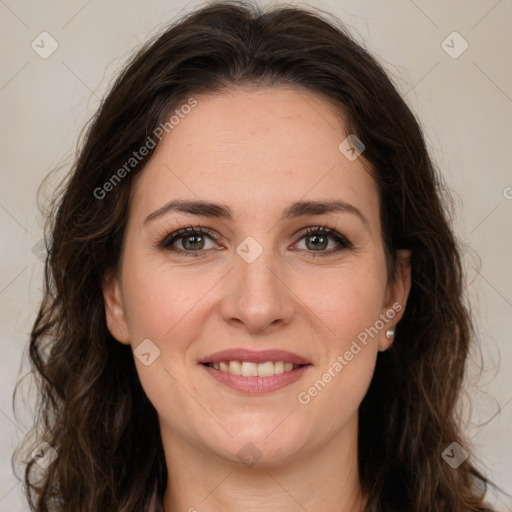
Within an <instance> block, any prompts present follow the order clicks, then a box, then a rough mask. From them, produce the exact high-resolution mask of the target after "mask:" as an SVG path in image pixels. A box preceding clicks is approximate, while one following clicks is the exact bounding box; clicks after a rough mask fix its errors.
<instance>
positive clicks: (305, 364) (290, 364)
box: [200, 348, 312, 394]
mask: <svg viewBox="0 0 512 512" xmlns="http://www.w3.org/2000/svg"><path fill="white" fill-rule="evenodd" d="M200 363H201V364H202V366H203V368H204V370H205V371H206V372H207V373H208V374H209V375H210V376H211V377H212V378H213V379H214V380H216V381H217V382H219V383H220V384H222V385H224V386H227V387H229V388H231V389H233V390H236V391H239V392H242V393H249V394H252V393H256V394H261V393H269V392H272V391H277V390H279V389H281V388H284V387H286V386H289V385H291V384H293V383H294V382H296V381H298V380H299V379H301V378H302V377H303V376H304V374H305V373H306V372H308V371H309V369H310V367H311V366H312V364H311V363H310V362H309V361H308V360H307V359H306V358H304V357H302V356H299V355H298V354H294V353H293V352H288V351H286V350H260V351H254V350H246V349H241V348H237V349H230V350H222V351H220V352H215V353H214V354H210V355H209V356H207V357H205V358H204V359H202V360H201V361H200Z"/></svg>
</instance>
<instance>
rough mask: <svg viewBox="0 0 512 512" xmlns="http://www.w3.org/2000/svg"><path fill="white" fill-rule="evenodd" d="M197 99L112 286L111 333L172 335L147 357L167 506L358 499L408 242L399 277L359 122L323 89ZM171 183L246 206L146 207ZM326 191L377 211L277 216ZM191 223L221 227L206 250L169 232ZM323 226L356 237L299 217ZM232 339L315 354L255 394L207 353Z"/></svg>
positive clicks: (150, 173)
mask: <svg viewBox="0 0 512 512" xmlns="http://www.w3.org/2000/svg"><path fill="white" fill-rule="evenodd" d="M196 99H197V100H198V104H197V106H196V107H195V108H193V109H192V110H191V112H190V113H189V114H188V115H186V116H185V117H184V119H181V120H180V122H179V124H177V125H176V126H175V127H174V129H173V130H172V131H171V132H170V133H169V135H167V136H165V137H164V138H163V139H162V141H161V142H160V144H159V145H158V147H157V149H156V151H155V153H154V155H153V157H152V158H151V160H150V162H149V164H148V165H147V167H146V168H145V169H144V171H143V172H142V173H141V174H139V175H138V176H137V179H136V181H135V183H134V188H133V189H132V196H131V202H130V213H129V219H128V225H127V228H126V232H125V238H124V243H123V251H122V256H121V260H120V265H119V268H118V271H117V273H115V274H109V275H108V276H106V278H105V284H104V287H103V290H104V298H105V306H106V308H105V309H106V316H107V324H108V328H109V330H110V332H111V333H112V335H113V336H114V337H115V338H116V339H117V340H118V341H119V342H121V343H124V344H130V345H132V348H134V349H135V348H136V347H137V346H138V345H139V344H140V343H141V341H142V340H144V339H150V340H151V341H152V343H154V344H155V345H156V346H157V347H158V348H159V350H160V356H159V357H158V358H156V359H155V360H154V361H153V362H152V363H151V364H150V365H149V366H145V365H144V364H142V363H141V361H140V360H139V359H138V358H135V364H136V367H137V371H138V375H139V378H140V381H141V383H142V386H143V388H144V390H145V392H146V394H147V395H148V397H149V399H150V400H151V402H152V403H153V405H154V407H155V408H156V410H157V412H158V415H159V422H160V428H161V435H162V442H163V445H164V449H165V457H166V462H167V467H168V470H169V471H168V473H169V480H168V485H167V489H166V493H165V497H164V507H165V511H166V512H178V511H187V510H189V511H194V510H197V511H199V512H209V511H212V512H213V511H218V510H223V511H228V512H229V511H239V510H248V511H267V510H269V509H271V510H274V511H280V512H288V511H289V512H291V511H297V510H308V511H309V512H314V511H324V510H340V511H351V512H352V511H354V510H362V507H363V504H364V499H365V498H364V496H363V495H362V492H361V488H360V483H359V479H358V474H357V427H358V407H359V405H360V403H361V401H362V399H363V397H364V395H365V393H366V391H367V389H368V386H369V384H370V382H371V378H372V375H373V371H374V366H375V362H376V358H377V353H378V351H379V350H381V351H382V350H387V349H388V348H389V346H390V345H391V343H392V340H390V339H388V338H387V337H386V335H385V333H386V330H387V329H388V328H390V327H394V326H396V324H397V323H398V322H399V320H400V318H401V315H402V314H403V311H404V309H405V304H406V300H407V295H408V293H409V289H410V267H409V256H410V253H409V252H407V251H399V252H398V253H397V255H396V256H397V261H398V273H397V278H396V280H395V281H393V282H390V280H389V279H388V275H387V271H386V262H385V255H384V247H383V242H382V234H381V222H380V215H379V198H378V191H377V187H376V184H375V182H374V180H373V179H372V178H371V176H370V175H369V174H368V172H367V171H366V170H365V167H364V166H363V157H362V156H361V157H359V158H358V159H356V160H355V161H349V160H348V159H347V158H346V157H345V156H344V155H343V154H342V153H341V152H340V151H339V150H338V145H339V144H340V142H341V141H343V140H344V139H345V138H346V136H347V133H346V132H345V128H344V123H343V121H342V116H340V114H339V113H336V112H335V110H334V107H333V106H332V105H331V104H330V103H329V102H327V101H326V100H325V99H323V98H322V97H320V96H318V95H316V94H314V93H312V92H308V91H304V90H301V91H298V90H296V89H293V88H289V87H283V86H280V87H273V88H268V89H240V88H239V89H234V90H233V91H231V92H223V93H219V94H216V95H213V96H197V97H196ZM171 199H191V200H197V199H201V200H209V201H215V202H220V203H225V204H227V205H229V206H230V208H231V209H232V210H233V219H232V220H226V219H215V218H207V217H203V216H197V215H191V214H185V213H177V212H171V213H168V214H167V215H164V216H162V217H159V218H156V219H154V220H152V221H150V222H148V223H146V224H144V219H145V218H146V217H147V216H148V215H149V214H150V213H152V212H154V211H155V210H157V209H159V208H160V207H162V206H163V205H164V204H166V203H167V202H168V201H170V200H171ZM328 199H343V200H344V201H346V202H348V203H350V204H351V205H353V206H355V207H356V208H358V209H359V210H360V212H361V213H362V214H363V215H364V217H365V218H366V220H367V223H368V226H367V227H365V225H364V223H363V222H362V221H361V219H360V218H359V217H358V216H357V215H354V214H352V213H347V212H336V213H330V214H323V215H308V216H306V217H301V218H296V219H290V220H285V221H282V222H281V221H279V217H280V215H281V212H282V210H283V209H284V208H285V207H286V206H288V205H289V204H290V203H292V202H294V201H297V200H319V201H321V200H328ZM191 224H192V225H194V226H201V227H204V228H210V229H211V230H212V231H213V232H214V233H216V234H218V236H219V237H221V239H222V240H221V241H220V240H219V241H218V242H215V241H214V240H212V239H210V238H208V237H207V236H206V238H205V242H204V246H202V248H200V249H199V251H202V252H201V254H200V256H199V257H197V258H194V257H187V256H185V255H180V254H178V253H173V252H170V251H169V250H166V249H163V248H158V247H157V246H158V243H159V242H160V241H161V240H162V239H163V238H164V237H165V236H166V235H168V234H170V233H172V232H173V231H176V230H177V229H180V228H184V227H187V226H190V225H191ZM318 226H328V227H331V228H335V229H336V231H337V232H338V233H340V234H342V235H344V236H345V237H347V238H348V239H349V240H350V241H351V242H352V244H353V248H346V249H343V250H341V251H339V252H332V253H329V251H330V250H331V249H333V248H335V247H337V246H338V244H337V242H336V240H335V239H333V238H329V246H328V247H325V246H324V247H322V248H321V249H320V250H317V251H315V247H314V244H312V243H311V235H309V237H306V238H304V237H303V236H302V230H303V229H304V228H308V227H318ZM248 236H251V237H253V238H254V239H255V240H256V241H257V242H258V243H259V244H260V246H261V248H262V249H263V252H262V253H261V255H260V256H259V257H258V258H257V259H256V260H255V261H253V262H252V263H248V262H247V261H245V260H244V259H243V258H242V257H240V256H239V255H238V254H237V252H236V248H237V246H238V245H239V244H241V242H242V241H243V240H244V239H245V238H246V237H248ZM308 241H309V243H308ZM187 242H191V240H190V236H189V238H188V239H187V238H186V237H185V238H182V239H178V240H177V241H176V242H174V244H173V246H174V247H175V248H177V249H181V250H182V251H185V250H187V249H188V248H189V247H191V246H192V249H188V251H189V252H194V247H196V246H194V245H193V244H190V245H188V246H185V248H184V247H183V245H182V244H183V243H187ZM321 251H323V254H325V256H323V257H322V256H321V255H320V256H318V257H316V258H312V257H308V255H309V256H311V254H319V253H320V252H321ZM195 252H196V253H197V252H198V250H197V249H195ZM393 304H400V305H402V307H403V308H402V311H401V312H400V313H397V314H396V315H395V316H394V318H393V319H392V320H391V319H390V320H388V321H386V322H385V325H384V327H383V328H382V329H381V330H380V331H379V333H378V335H376V336H374V337H369V338H368V343H367V345H366V346H364V345H361V347H362V350H361V351H360V352H359V353H357V355H355V356H354V357H353V359H352V360H351V361H349V362H348V364H347V365H346V366H344V367H343V369H342V371H340V372H338V373H337V374H336V376H335V377H333V378H332V379H331V381H330V382H329V383H328V384H327V385H326V386H325V387H324V388H323V389H322V391H321V392H319V393H318V394H317V395H316V396H314V397H312V398H311V400H310V402H309V403H307V404H301V403H299V401H298V398H297V397H298V394H299V393H300V392H303V391H307V390H308V388H309V387H310V386H311V385H312V384H313V383H314V382H315V381H317V380H318V379H320V378H322V375H323V374H324V373H325V372H326V371H327V369H328V368H329V367H332V365H333V363H334V362H335V361H336V360H337V357H338V356H339V355H343V354H344V353H345V352H346V351H347V350H348V349H349V348H350V346H351V343H352V342H353V341H354V340H356V339H357V336H358V335H359V334H360V333H361V332H362V331H364V329H365V328H368V327H370V326H373V325H374V324H375V322H376V321H377V320H378V319H379V315H381V314H386V312H387V311H389V310H390V309H391V308H392V305H393ZM234 347H242V348H249V349H253V350H264V349H267V348H277V349H284V350H289V351H292V352H295V353H297V354H299V355H301V356H303V357H305V358H307V359H308V360H309V361H310V362H311V364H312V366H310V367H309V368H308V370H307V372H306V374H305V375H304V377H302V378H301V379H300V380H299V381H297V382H295V383H293V384H291V385H289V386H286V387H284V388H282V389H280V390H278V391H274V392H271V393H266V394H260V395H247V394H244V393H241V392H238V391H235V390H233V389H231V388H228V387H226V386H224V385H222V384H220V383H218V382H217V381H216V380H214V379H213V378H212V377H211V376H210V375H209V374H208V373H207V372H206V371H205V370H204V367H203V366H202V365H200V364H198V361H199V360H200V359H201V358H203V357H205V356H207V355H209V354H211V353H213V352H216V351H218V350H223V349H228V348H234ZM247 443H252V445H251V446H254V447H256V449H257V451H256V449H254V448H250V450H253V454H254V456H255V457H256V458H258V457H260V458H259V460H258V461H257V463H256V464H255V465H248V464H244V463H242V462H241V460H240V459H239V457H238V456H237V453H238V452H239V450H240V449H241V448H242V447H243V446H244V445H246V444H247ZM246 449H247V448H246Z"/></svg>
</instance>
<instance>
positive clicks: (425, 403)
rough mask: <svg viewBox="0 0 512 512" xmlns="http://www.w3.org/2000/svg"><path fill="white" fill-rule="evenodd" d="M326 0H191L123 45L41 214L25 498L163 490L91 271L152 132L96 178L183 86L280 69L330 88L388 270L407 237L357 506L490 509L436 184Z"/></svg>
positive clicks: (65, 503) (124, 211)
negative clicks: (42, 256) (460, 449)
mask: <svg viewBox="0 0 512 512" xmlns="http://www.w3.org/2000/svg"><path fill="white" fill-rule="evenodd" d="M329 17H330V15H327V14H326V13H323V12H322V11H320V10H318V9H316V10H315V9H309V8H304V7H301V8H299V7H295V6H291V5H280V6H277V7H274V8H272V9H263V8H262V7H261V6H258V5H257V4H255V3H254V2H251V1H229V0H228V1H223V2H215V3H212V4H210V5H206V6H203V7H201V8H199V9H197V10H195V11H193V12H191V13H188V14H186V15H185V16H183V17H182V18H181V19H179V20H178V21H177V22H175V23H173V24H172V25H171V26H168V27H165V29H164V30H163V31H161V32H160V33H159V34H157V35H156V36H154V37H153V38H152V39H151V40H149V41H148V42H147V43H146V44H144V45H143V46H142V47H141V48H140V49H139V50H138V51H137V52H136V53H135V54H134V55H133V56H132V57H131V59H130V61H129V62H128V64H127V65H126V66H125V68H124V69H123V70H122V72H121V73H120V75H119V76H118V77H117V79H116V80H115V82H114V83H113V85H112V86H111V88H110V90H109V92H108V94H107V95H106V97H105V98H104V100H103V101H102V103H101V106H100V107H99V109H98V111H97V112H96V114H95V115H94V116H93V118H92V119H91V121H90V123H89V124H88V126H87V130H86V132H85V134H84V137H83V138H82V140H81V142H79V150H78V152H77V155H76V158H75V161H74V163H73V166H72V169H71V172H70V173H69V175H68V176H67V179H66V180H65V181H64V182H63V183H62V186H61V187H60V189H59V191H58V193H57V194H55V197H54V198H53V202H52V203H51V206H52V208H51V212H50V215H49V217H48V219H47V225H46V240H47V249H48V256H47V260H46V263H45V277H44V290H43V298H42V302H41V305H40V309H39V312H38V314H37V317H36V319H35V322H34V325H33V328H32V331H31V335H30V344H29V356H30V363H31V365H32V374H33V377H34V379H35V381H36V382H37V389H38V409H37V417H36V421H35V425H34V430H33V433H34V434H35V436H36V437H35V439H34V440H32V439H31V440H30V442H29V441H28V439H27V440H25V442H24V443H22V444H23V448H25V449H26V450H27V451H26V454H28V453H30V452H31V451H32V450H33V449H34V447H35V446H37V445H38V444H39V443H40V442H41V441H46V442H47V443H48V444H49V445H51V446H52V447H53V448H54V449H55V450H56V451H57V453H58V457H57V459H56V460H55V461H54V462H53V463H52V464H51V465H50V466H49V467H48V468H47V469H46V470H45V471H41V470H40V468H39V467H38V465H37V464H36V463H35V461H34V460H33V459H31V458H30V457H29V456H28V455H26V454H25V459H24V460H23V464H24V468H25V469H24V484H25V492H26V495H27V499H28V502H29V505H30V507H31V510H33V511H36V512H47V511H50V510H51V511H56V512H60V511H71V510H72V511H73V512H97V511H116V512H121V511H123V512H132V511H140V512H149V511H150V501H151V497H152V496H153V495H157V496H158V498H159V499H161V498H162V497H163V493H164V491H165V486H166V483H167V468H166V464H165V459H164V454H163V446H162V442H161V439H160V431H159V426H158V421H157V413H156V411H155V409H154V407H153V406H152V404H151V403H150V402H149V400H148V398H147V397H146V395H145V393H144V390H143V389H142V386H141V384H140V382H139V379H138V376H137V372H136V369H135V364H134V361H133V354H132V351H131V349H130V347H129V346H125V345H122V344H120V343H118V342H117V341H116V340H115V339H114V338H113V337H112V336H111V335H110V333H109V331H108V329H107V325H106V319H105V310H104V308H105V305H104V300H103V295H102V287H101V283H102V279H103V277H104V276H105V274H106V273H107V272H108V271H109V270H112V269H116V266H117V264H118V260H119V255H120V250H121V245H122V240H123V233H124V230H125V226H126V222H127V217H128V203H129V196H130V191H131V188H132V182H133V179H134V177H135V176H136V175H137V174H138V173H139V172H141V171H142V170H143V169H144V167H145V165H146V163H147V161H148V160H149V158H151V155H152V154H153V152H154V149H150V150H149V152H148V154H147V155H146V156H145V157H144V158H143V159H142V160H141V161H140V162H139V163H138V164H137V165H136V166H134V168H133V169H131V170H130V172H127V173H125V174H126V175H125V176H124V175H123V179H121V180H118V182H117V181H116V182H115V183H112V182H110V183H111V186H110V187H109V193H108V195H107V196H106V197H105V194H103V192H102V193H99V192H98V191H99V190H103V191H104V190H105V187H104V184H105V183H107V182H108V181H109V180H111V178H112V176H113V174H114V173H115V172H116V170H117V169H120V168H122V166H123V164H125V163H126V162H127V161H128V160H129V159H130V157H131V156H132V155H133V152H134V151H136V150H138V149H139V148H140V147H141V146H143V145H144V144H145V142H146V141H147V137H148V135H149V134H151V133H154V131H155V130H156V129H157V128H158V127H159V126H160V125H162V124H163V123H165V122H166V119H168V116H169V114H170V113H171V112H172V111H174V109H176V108H178V107H179V106H180V105H182V104H184V102H185V101H186V99H187V98H190V97H191V96H192V95H200V94H209V93H218V92H222V91H228V90H232V89H233V88H236V87H239V86H240V87H243V86H246V87H272V86H278V85H283V84H284V85H291V86H293V87H295V88H297V90H300V89H301V88H302V89H303V90H307V91H312V92H314V93H317V94H318V95H320V96H322V97H323V98H325V99H327V100H329V101H330V102H332V104H334V105H335V106H336V108H337V109H338V110H339V113H340V116H342V117H343V119H344V121H345V124H346V127H347V130H348V131H347V133H352V134H355V135H356V136H357V137H358V138H359V139H360V140H361V141H363V143H364V144H365V146H366V149H365V152H364V160H365V165H367V166H368V169H369V172H371V174H372V176H373V177H374V179H375V181H376V183H377V185H378V190H379V194H380V199H381V201H380V203H381V212H380V213H381V219H382V226H383V238H384V243H385V247H386V253H387V257H388V262H389V267H390V276H391V277H393V275H394V268H395V260H394V253H395V251H396V250H398V249H401V248H408V249H411V250H412V258H411V267H412V277H411V279H412V286H411V290H410V294H409V298H408V302H407V308H406V311H405V314H404V316H403V318H402V320H401V322H400V324H399V326H398V330H397V333H396V336H395V340H394V343H393V345H392V348H391V349H389V350H387V351H385V352H382V353H379V355H378V359H377V363H376V368H375V373H374V376H373V380H372V382H371V384H370V387H369V390H368V392H367V394H366V396H365V397H364V399H363V402H362V404H361V406H360V409H359V418H360V420H359V436H358V452H359V455H358V457H359V460H358V463H359V476H360V481H361V485H362V488H363V492H364V493H365V495H366V496H367V497H368V501H367V508H366V510H367V512H376V511H379V512H459V511H460V512H469V511H472V512H486V511H490V510H491V508H490V507H489V506H488V505H486V504H485V502H484V499H485V494H486V489H487V486H488V484H489V483H490V482H489V481H488V480H487V478H486V477H485V476H484V475H483V474H482V473H481V472H480V470H479V469H478V468H477V465H476V463H475V461H474V457H473V455H472V454H471V450H470V448H469V443H468V442H467V441H466V439H465V438H464V436H463V433H462V427H461V420H460V417H459V413H458V412H457V411H458V410H459V408H458V403H459V397H460V395H461V392H462V390H463V381H464V376H465V373H466V371H465V368H466V361H467V359H468V354H469V350H470V347H471V343H472V340H473V338H474V335H473V334H474V329H473V326H472V320H471V316H470V311H469V307H468V306H467V304H466V301H465V298H464V293H463V292H464V279H463V277H464V276H463V269H462V265H461V256H460V253H459V249H458V246H457V243H456V239H455V237H454V234H453V232H452V229H451V227H450V217H449V213H448V206H447V202H446V198H447V197H448V196H449V194H448V193H447V191H446V189H445V187H444V186H443V185H442V180H441V177H440V176H439V173H438V171H437V169H436V168H435V166H434V164H433V161H432V159H431V158H430V156H429V153H428V150H427V147H426V143H425V140H424V136H423V133H422V130H421V128H420V125H419V123H418V121H417V120H416V119H415V116H414V115H413V114H412V112H411V110H410V109H409V107H408V106H407V104H406V103H405V101H404V100H403V98H402V97H401V96H400V94H399V92H398V91H397V89H396V88H395V86H394V85H393V83H392V82H391V80H390V78H389V77H388V76H387V74H386V72H385V71H384V69H383V67H382V66H381V65H380V64H379V63H378V62H377V61H376V60H375V59H374V58H373V57H372V56H371V55H370V54H369V53H368V52H367V51H366V50H365V49H364V48H362V47H361V45H360V44H358V43H357V42H356V41H355V39H354V38H353V36H351V34H350V33H349V32H348V31H347V29H346V28H345V27H344V26H343V25H342V23H341V22H340V21H339V20H337V19H336V18H334V17H331V19H329ZM100 196H103V197H100ZM452 442H458V443H459V444H460V445H462V446H464V447H465V449H466V451H468V452H470V456H469V458H468V459H467V460H466V461H465V462H464V463H463V464H462V465H461V466H460V467H459V468H458V469H456V470H454V469H452V468H451V467H450V466H449V465H448V464H447V463H446V462H445V461H444V460H443V458H442V457H441V454H442V452H443V450H445V448H446V447H447V446H448V445H450V444H451V443H452ZM21 451H22V450H21V449H20V452H21ZM23 451H24V450H23ZM20 458H21V457H20ZM133 468H137V471H134V470H133Z"/></svg>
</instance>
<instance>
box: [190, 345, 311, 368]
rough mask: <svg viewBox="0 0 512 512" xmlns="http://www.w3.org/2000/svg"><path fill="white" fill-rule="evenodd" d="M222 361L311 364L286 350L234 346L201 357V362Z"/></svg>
mask: <svg viewBox="0 0 512 512" xmlns="http://www.w3.org/2000/svg"><path fill="white" fill-rule="evenodd" d="M223 361H246V362H248V363H266V362H267V361H283V362H284V363H293V364H294V365H305V364H311V363H310V361H308V360H307V359H306V358H304V357H302V356H299V355H298V354H294V353H293V352H288V351H286V350H273V349H272V350H258V351H255V350H247V349H243V348H235V349H229V350H221V351H220V352H215V353H213V354H210V355H209V356H207V357H205V358H203V359H201V360H200V361H199V362H200V363H202V364H208V363H220V362H223Z"/></svg>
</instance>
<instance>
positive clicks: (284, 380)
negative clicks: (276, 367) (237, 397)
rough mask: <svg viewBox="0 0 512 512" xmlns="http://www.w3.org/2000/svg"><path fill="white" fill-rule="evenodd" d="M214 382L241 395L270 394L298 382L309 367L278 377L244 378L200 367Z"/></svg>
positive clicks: (307, 365)
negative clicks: (240, 392) (241, 393)
mask: <svg viewBox="0 0 512 512" xmlns="http://www.w3.org/2000/svg"><path fill="white" fill-rule="evenodd" d="M201 366H202V367H203V368H204V369H205V370H206V371H207V372H208V373H209V374H210V375H211V376H212V377H213V378H214V379H215V380H216V381H218V382H220V383H221V384H224V385H226V386H228V387H230V388H232V389H235V390H236V391H242V392H243V393H254V394H261V393H270V392H272V391H277V390H278V389H281V388H284V387H285V386H288V385H290V384H293V383H294V382H296V381H298V380H299V379H300V378H301V377H302V376H303V375H304V374H305V373H306V372H307V371H308V368H309V367H310V366H311V365H309V364H306V365H304V366H299V368H296V369H295V370H292V371H291V372H284V373H281V374H279V375H270V376H268V377H244V376H242V375H233V374H232V373H229V372H223V371H221V370H216V369H215V368H211V367H210V366H206V365H204V364H203V365H201Z"/></svg>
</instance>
